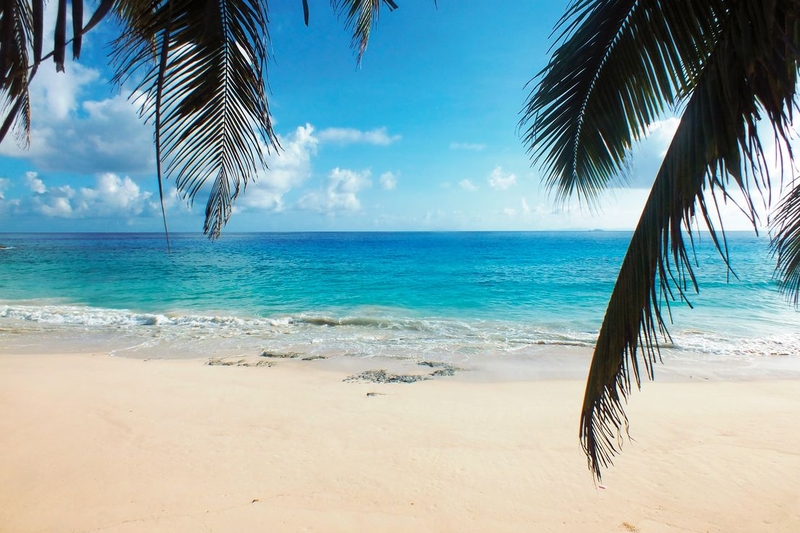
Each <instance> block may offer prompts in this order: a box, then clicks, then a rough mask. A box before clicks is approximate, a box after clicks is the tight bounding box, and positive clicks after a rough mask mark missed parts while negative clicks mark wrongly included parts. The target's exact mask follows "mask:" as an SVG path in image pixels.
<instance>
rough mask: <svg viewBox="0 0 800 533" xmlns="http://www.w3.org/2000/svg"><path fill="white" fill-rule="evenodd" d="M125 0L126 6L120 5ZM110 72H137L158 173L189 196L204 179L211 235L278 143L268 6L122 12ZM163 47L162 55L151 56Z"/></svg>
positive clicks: (229, 3)
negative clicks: (123, 24)
mask: <svg viewBox="0 0 800 533" xmlns="http://www.w3.org/2000/svg"><path fill="white" fill-rule="evenodd" d="M128 7H129V8H130V6H128ZM121 16H123V19H125V20H126V21H127V22H128V27H129V30H128V31H127V32H126V34H125V35H124V36H123V37H122V38H121V39H119V40H118V41H116V43H115V44H114V55H113V57H112V59H113V61H114V64H115V65H116V68H117V75H116V77H115V81H118V82H120V81H124V80H126V79H128V78H130V77H132V76H136V75H141V76H142V81H141V83H140V84H139V85H138V88H137V90H138V91H141V92H142V93H143V94H144V96H143V98H142V101H143V104H142V108H141V113H142V115H143V116H144V117H146V118H147V120H153V121H155V125H156V129H157V132H158V133H157V135H158V137H159V139H160V141H159V145H160V151H161V153H160V154H159V159H160V160H162V159H163V160H164V161H165V162H166V168H167V170H166V173H165V174H166V176H167V178H168V179H169V178H172V179H174V180H175V184H176V187H177V188H178V190H179V191H180V192H181V193H182V194H183V195H184V197H186V198H188V200H189V201H190V202H192V201H194V199H195V197H196V196H197V194H198V193H199V192H200V191H201V189H203V188H204V186H205V185H206V183H207V182H208V181H209V180H211V186H210V189H209V190H210V192H209V197H208V201H207V205H206V221H205V225H204V232H205V233H206V234H207V235H209V236H210V237H211V238H217V237H219V235H220V232H221V230H222V228H223V227H224V226H225V224H226V223H227V221H228V219H229V217H230V214H231V211H232V207H233V202H234V201H235V199H236V198H237V197H238V195H239V193H240V192H241V191H242V190H243V189H244V188H245V187H246V186H247V183H248V181H249V179H250V178H252V177H253V176H254V175H255V174H256V172H257V171H258V169H259V168H260V167H263V166H266V164H265V160H264V155H263V152H262V150H263V149H265V148H266V149H268V150H269V149H272V148H278V147H279V144H278V139H277V137H276V136H275V133H274V131H273V129H272V123H271V120H270V116H269V108H268V103H267V98H266V94H265V89H264V87H265V83H264V77H263V73H264V71H265V69H266V62H267V58H268V53H267V47H266V42H267V39H268V32H267V12H266V7H265V5H264V3H263V2H261V1H259V0H222V1H214V2H212V1H206V2H196V1H193V0H168V1H166V2H161V3H159V4H157V5H155V6H153V5H152V4H148V3H147V2H141V8H140V9H138V10H137V9H133V10H130V9H129V11H126V12H124V13H122V14H121ZM162 51H165V52H164V53H165V54H166V56H165V57H166V60H165V62H164V63H163V65H162V63H161V62H160V61H159V60H158V58H159V57H162V56H161V55H159V54H161V52H162Z"/></svg>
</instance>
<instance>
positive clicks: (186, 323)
mask: <svg viewBox="0 0 800 533" xmlns="http://www.w3.org/2000/svg"><path fill="white" fill-rule="evenodd" d="M629 238H630V234H629V233H617V232H554V233H546V232H544V233H539V232H536V233H275V234H226V235H224V237H223V239H222V240H221V241H218V242H216V243H211V242H209V241H207V240H206V239H205V238H203V237H202V236H199V235H176V236H173V242H172V247H173V251H172V253H170V254H168V253H166V251H165V244H164V237H163V235H160V234H47V235H42V234H5V235H0V244H3V245H5V246H6V247H8V248H7V249H4V250H0V336H2V337H0V341H2V342H3V345H4V346H5V348H4V349H6V350H14V349H21V348H23V347H27V348H30V349H35V348H36V344H37V342H48V343H53V342H55V343H61V344H63V345H64V346H65V347H67V348H68V347H70V346H73V345H74V346H77V345H86V344H87V343H88V344H90V345H92V346H94V345H97V346H99V347H100V348H98V349H105V348H103V347H110V348H109V351H112V352H114V353H122V354H128V355H133V356H143V357H144V356H147V357H151V356H172V357H181V356H186V357H197V356H200V355H203V354H206V353H252V352H254V351H256V350H261V349H267V350H275V351H280V350H291V351H298V352H301V353H308V354H323V355H349V356H362V357H371V356H378V355H379V356H390V357H427V358H438V359H463V358H469V357H472V356H475V355H477V354H486V353H490V354H495V355H497V356H502V355H504V354H515V353H535V352H536V350H538V349H541V347H543V346H554V345H569V346H572V345H574V346H591V345H592V344H593V342H594V339H595V337H596V335H597V330H598V328H599V326H600V324H601V322H602V319H603V315H604V313H605V306H606V304H607V301H608V297H609V295H610V294H611V289H612V287H613V283H614V281H615V278H616V275H617V271H618V269H619V266H620V264H621V261H622V258H623V256H624V253H625V250H626V248H627V245H628V241H629ZM729 240H730V248H731V257H732V262H733V266H734V269H735V270H736V273H737V274H738V276H739V279H738V280H737V279H728V276H726V273H725V268H724V265H723V264H722V262H721V261H720V259H719V258H718V256H717V255H716V252H715V251H714V250H713V248H712V247H711V243H710V241H709V239H705V240H701V242H700V245H699V247H698V251H697V260H698V263H699V266H698V270H697V272H698V274H699V278H700V283H701V292H700V294H699V295H695V296H693V297H692V303H693V305H694V306H695V309H694V310H690V309H688V308H687V307H686V306H685V305H682V304H676V305H674V306H673V316H674V324H673V325H672V326H671V328H670V331H671V333H673V340H674V345H672V346H671V347H670V349H673V350H683V351H686V352H692V353H697V352H699V353H711V354H715V355H717V356H726V355H731V356H753V355H757V356H761V355H786V354H795V352H796V348H795V346H797V345H798V344H797V340H798V336H797V332H800V329H798V325H800V316H799V315H798V313H797V312H796V311H795V310H794V309H793V308H792V307H791V306H790V305H789V304H788V303H786V301H785V299H783V298H782V297H781V296H780V294H779V293H778V290H777V285H776V283H775V282H774V281H773V279H772V263H771V260H770V257H769V255H768V249H767V248H768V242H767V240H766V239H764V238H758V237H755V236H753V235H752V234H744V233H742V234H732V235H729ZM198 352H202V354H201V353H198Z"/></svg>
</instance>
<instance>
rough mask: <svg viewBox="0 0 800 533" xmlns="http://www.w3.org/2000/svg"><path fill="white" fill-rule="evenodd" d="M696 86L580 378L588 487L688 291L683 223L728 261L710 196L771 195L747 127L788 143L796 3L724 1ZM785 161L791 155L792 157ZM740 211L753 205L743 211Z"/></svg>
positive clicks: (798, 41) (607, 458) (615, 446)
mask: <svg viewBox="0 0 800 533" xmlns="http://www.w3.org/2000/svg"><path fill="white" fill-rule="evenodd" d="M726 4H727V8H728V9H727V10H726V12H725V13H724V15H725V16H724V18H722V19H721V20H720V22H721V25H720V28H719V31H718V32H717V33H715V35H714V37H715V41H714V43H713V46H712V47H710V48H711V50H712V53H711V54H710V55H709V58H708V60H707V61H705V62H704V67H703V69H702V71H701V72H700V73H699V74H698V75H697V77H696V79H695V87H694V90H693V92H692V95H691V97H690V99H689V101H688V103H687V105H686V108H685V112H684V114H683V117H682V120H681V124H680V126H679V128H678V130H677V132H676V134H675V137H674V139H673V141H672V144H671V145H670V147H669V150H668V152H667V155H666V156H665V158H664V161H663V163H662V166H661V168H660V170H659V172H658V175H657V177H656V180H655V182H654V184H653V189H652V191H651V194H650V197H649V198H648V200H647V203H646V205H645V208H644V211H643V213H642V216H641V219H640V221H639V224H638V226H637V227H636V230H635V232H634V234H633V237H632V239H631V244H630V246H629V248H628V252H627V254H626V256H625V259H624V262H623V265H622V268H621V270H620V273H619V277H618V278H617V283H616V285H615V287H614V291H613V293H612V296H611V300H610V302H609V305H608V309H607V310H606V315H605V318H604V321H603V325H602V328H601V330H600V333H599V336H598V339H597V345H596V348H595V352H594V356H593V359H592V363H591V368H590V371H589V377H588V380H587V385H586V395H585V397H584V403H583V409H582V415H581V441H582V444H583V447H584V451H585V452H586V455H587V458H588V461H589V467H590V469H591V470H592V471H593V473H594V474H595V475H596V477H597V478H600V476H601V469H602V468H604V467H606V466H608V465H610V464H611V461H612V458H613V456H614V455H615V454H616V453H617V452H618V450H619V446H620V441H621V439H622V437H623V434H624V433H626V432H627V418H626V415H625V412H624V409H623V403H624V401H625V399H626V398H627V396H628V395H629V394H630V392H631V391H632V388H633V384H634V383H635V384H636V386H637V387H639V386H640V385H641V370H640V361H639V356H640V352H641V359H642V362H643V364H644V366H645V371H646V373H647V375H648V377H652V374H653V364H654V363H655V362H656V361H657V360H659V357H660V354H659V345H658V339H659V336H662V337H663V336H666V337H667V338H668V333H667V330H666V327H665V321H664V317H663V315H662V310H661V307H660V302H661V301H664V302H666V305H667V306H668V305H669V302H670V301H674V300H676V299H685V297H686V292H687V291H688V290H691V289H696V288H697V283H696V280H695V278H694V274H693V272H692V266H691V261H690V257H689V251H688V249H687V243H686V241H685V239H686V238H689V239H690V242H689V243H688V248H691V246H693V241H691V239H692V230H691V222H692V221H693V220H694V219H696V218H700V219H702V220H703V221H704V222H705V224H706V226H707V227H708V229H709V231H710V232H711V236H712V238H713V239H714V243H715V244H716V246H717V248H718V249H719V250H720V251H721V252H722V253H723V257H726V256H727V254H726V252H725V243H724V237H723V234H722V233H718V230H717V229H716V228H715V226H714V223H713V222H714V221H713V220H712V215H711V213H710V210H709V208H708V203H709V200H710V199H712V198H713V197H714V194H715V191H721V192H722V193H723V194H725V193H726V191H727V190H728V189H729V188H731V187H733V188H735V189H739V190H741V191H742V192H743V193H744V195H745V197H746V198H748V199H749V198H750V193H751V190H750V189H751V187H752V186H755V187H758V188H761V187H767V188H768V187H769V184H770V182H769V170H768V165H767V164H766V160H765V157H764V151H763V148H762V142H761V139H760V137H759V133H758V129H757V127H756V125H757V123H758V121H759V120H760V118H761V117H762V115H766V118H767V119H768V120H769V121H770V124H771V125H772V129H773V135H774V136H775V137H776V138H777V139H778V140H779V141H780V142H783V143H787V141H788V138H789V132H790V118H791V117H790V112H791V106H792V105H793V104H792V102H793V99H794V97H795V95H796V84H797V69H798V60H800V55H799V51H800V46H798V45H800V33H799V32H798V19H797V15H798V13H800V10H799V9H798V7H800V6H799V5H798V0H764V1H758V2H756V1H753V0H735V1H734V0H731V1H729V2H727V3H726ZM790 156H791V154H790ZM748 205H751V206H752V203H751V202H750V201H749V200H748Z"/></svg>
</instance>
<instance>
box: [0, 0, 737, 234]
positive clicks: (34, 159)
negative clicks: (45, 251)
mask: <svg viewBox="0 0 800 533" xmlns="http://www.w3.org/2000/svg"><path fill="white" fill-rule="evenodd" d="M398 4H399V5H400V8H399V9H398V10H396V11H394V12H388V11H385V12H384V13H383V14H382V16H381V18H380V21H379V23H378V26H377V28H376V29H375V31H374V32H373V34H372V38H371V41H370V44H369V47H368V49H367V51H366V54H365V56H364V59H363V62H362V65H361V66H360V68H357V67H356V58H355V55H354V53H353V51H352V50H351V49H350V46H349V45H350V35H349V33H348V32H347V31H346V30H345V29H344V27H343V23H342V21H340V20H337V18H336V17H335V16H334V15H333V13H332V10H331V8H330V3H329V2H328V1H327V0H317V1H314V0H311V2H310V7H311V20H310V26H309V27H305V26H304V24H303V13H302V4H301V2H300V1H299V0H297V1H287V2H271V3H270V37H271V49H272V53H273V59H272V61H271V62H270V64H269V68H268V72H269V73H268V80H269V85H270V97H269V99H270V109H271V112H272V115H273V116H274V119H275V124H276V131H277V133H278V134H279V136H280V138H281V143H282V145H283V147H284V151H283V152H282V153H281V154H280V155H273V156H270V158H269V164H270V170H269V171H266V172H264V173H261V174H259V175H258V176H257V177H256V180H255V181H254V182H252V183H251V184H250V186H249V187H248V189H247V192H246V194H245V195H244V196H243V197H241V198H240V199H239V201H238V202H237V204H236V211H235V214H234V215H233V217H232V219H231V222H230V223H229V225H228V227H227V229H226V231H304V230H315V231H317V230H322V231H325V230H367V231H372V230H377V231H384V230H550V229H596V228H601V229H630V228H632V227H633V226H634V224H635V222H636V220H637V219H638V215H639V213H640V212H641V208H642V205H643V203H644V200H645V198H646V195H647V187H648V186H649V183H650V182H651V181H652V177H653V176H654V175H655V171H656V170H657V168H658V163H659V159H660V155H661V154H662V153H663V152H664V150H665V149H666V147H667V145H668V142H669V139H670V138H671V135H672V133H673V132H674V129H675V127H676V126H677V121H676V120H675V119H666V120H665V121H664V122H663V123H659V124H658V125H657V127H655V128H654V132H653V135H652V136H651V139H650V140H649V141H647V142H646V143H645V144H644V145H643V146H642V147H641V148H640V149H639V150H638V151H637V153H636V155H635V157H634V159H633V173H632V177H633V178H632V181H631V184H630V186H629V187H625V188H618V189H613V190H611V191H609V193H608V194H607V195H606V196H605V197H604V199H603V205H604V207H603V210H602V211H600V212H590V211H589V210H587V209H586V208H585V207H584V208H581V207H580V206H578V205H567V206H559V205H556V204H555V203H554V201H553V199H552V197H551V196H550V195H549V194H548V192H547V191H546V190H544V189H543V187H542V186H541V185H540V178H539V174H538V171H537V168H536V167H533V166H532V165H531V161H530V159H529V157H528V155H527V154H526V147H525V146H523V145H522V143H521V141H520V135H519V132H518V130H517V122H518V120H519V111H520V109H521V108H522V107H523V104H524V102H525V98H526V96H527V94H528V92H529V90H530V87H527V88H526V84H527V83H528V81H529V80H530V79H531V78H532V77H534V75H535V74H536V73H537V72H539V71H540V70H541V69H542V68H543V66H544V65H545V63H546V61H547V57H548V55H547V51H548V47H549V46H550V45H551V44H552V41H551V37H550V34H551V31H552V28H553V26H554V24H555V23H556V21H557V20H558V18H559V16H560V15H561V14H562V13H563V11H564V9H565V7H566V5H567V2H566V0H562V1H554V2H497V1H489V0H470V1H468V2H467V1H457V0H440V1H439V2H438V8H436V7H435V6H434V2H433V1H424V0H416V1H413V2H412V1H411V0H399V1H398ZM113 36H114V28H113V27H111V26H101V27H99V28H97V29H96V30H94V31H93V32H92V33H90V34H89V35H88V36H87V40H86V43H85V45H84V53H83V56H82V58H81V61H80V62H79V63H69V64H68V65H67V73H66V74H56V73H55V69H54V67H52V66H51V65H47V66H46V67H45V68H43V69H40V71H39V74H38V75H37V77H36V79H35V81H34V84H33V87H32V99H33V119H32V124H33V131H32V141H31V146H30V148H29V149H28V150H22V149H20V148H18V147H17V146H16V145H15V143H14V140H13V138H11V137H9V138H7V139H6V140H5V141H3V143H2V145H0V231H159V230H160V228H161V220H160V212H159V211H158V208H157V193H156V190H157V189H156V187H157V184H156V180H155V163H154V156H153V146H152V130H151V128H150V127H149V126H147V125H144V124H143V123H142V122H141V121H140V120H139V119H138V117H137V114H136V108H135V107H134V105H133V104H131V103H130V102H129V101H128V96H129V94H130V88H128V87H123V88H121V89H119V88H116V87H113V86H111V85H109V84H108V79H109V78H110V77H111V75H112V74H111V72H110V71H109V70H108V68H107V66H106V59H105V55H106V53H107V48H106V43H107V42H108V41H109V40H110V39H111V38H113ZM168 185H170V186H171V184H168ZM204 203H205V198H198V202H197V205H196V206H194V207H191V206H188V205H187V204H186V202H185V201H184V200H182V199H180V198H178V197H177V196H176V195H175V194H174V191H173V190H170V194H169V197H168V205H169V208H168V218H169V223H170V229H171V230H173V231H201V230H202V208H203V206H204ZM735 226H736V224H734V228H735Z"/></svg>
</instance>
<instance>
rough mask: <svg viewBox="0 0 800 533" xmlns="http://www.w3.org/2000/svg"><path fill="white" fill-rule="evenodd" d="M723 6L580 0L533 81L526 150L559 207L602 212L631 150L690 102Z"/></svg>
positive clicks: (720, 2) (711, 0)
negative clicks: (564, 203)
mask: <svg viewBox="0 0 800 533" xmlns="http://www.w3.org/2000/svg"><path fill="white" fill-rule="evenodd" d="M726 3H728V2H726V1H725V0H704V1H697V0H671V1H662V0H575V1H574V2H573V3H572V4H571V5H570V7H569V8H568V10H567V13H566V14H565V15H564V17H563V18H562V19H561V21H560V22H559V24H558V26H557V27H556V32H558V33H559V36H558V39H557V44H558V48H557V49H556V50H555V52H553V54H552V57H551V59H550V62H549V63H548V65H547V66H546V67H545V68H544V69H543V70H542V71H541V72H540V73H539V74H538V76H537V78H534V80H532V82H533V81H538V84H537V85H536V86H535V88H534V90H533V91H531V93H530V95H529V97H528V101H527V103H526V105H525V107H524V109H523V111H522V119H521V120H520V128H521V129H524V132H523V142H524V143H525V144H526V145H527V146H528V152H529V153H530V154H531V156H532V157H533V159H534V162H536V163H538V164H540V166H541V168H542V171H543V174H544V176H545V182H546V184H547V186H548V187H549V188H551V189H555V191H556V195H557V198H558V199H559V200H565V199H566V198H568V197H570V196H572V195H573V194H575V195H577V196H578V198H579V200H581V201H587V202H588V203H589V204H590V205H592V204H594V203H595V202H596V199H597V195H598V193H599V191H601V190H602V189H604V188H605V187H606V186H607V185H608V183H609V182H610V181H611V180H612V179H614V178H615V177H618V176H620V175H621V171H622V170H623V169H624V162H625V158H626V155H627V154H628V152H629V150H630V149H631V146H632V144H633V143H634V142H635V141H636V140H638V139H640V138H641V137H642V136H643V135H645V134H646V133H647V130H648V127H649V126H650V125H651V124H652V123H653V122H654V121H655V120H657V119H659V118H660V117H661V116H663V113H664V111H665V110H667V109H669V108H671V107H672V106H673V105H674V104H675V103H676V102H677V100H678V98H679V97H680V96H681V95H684V94H686V93H687V91H688V89H689V88H690V87H691V86H692V84H693V79H694V77H695V76H696V75H697V73H698V72H699V71H700V70H701V69H702V66H703V63H704V61H705V60H706V58H707V56H708V52H709V46H710V44H711V43H713V36H714V34H715V33H716V32H717V31H718V25H719V23H720V20H721V18H724V17H723V13H724V10H725V4H726Z"/></svg>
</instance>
